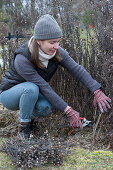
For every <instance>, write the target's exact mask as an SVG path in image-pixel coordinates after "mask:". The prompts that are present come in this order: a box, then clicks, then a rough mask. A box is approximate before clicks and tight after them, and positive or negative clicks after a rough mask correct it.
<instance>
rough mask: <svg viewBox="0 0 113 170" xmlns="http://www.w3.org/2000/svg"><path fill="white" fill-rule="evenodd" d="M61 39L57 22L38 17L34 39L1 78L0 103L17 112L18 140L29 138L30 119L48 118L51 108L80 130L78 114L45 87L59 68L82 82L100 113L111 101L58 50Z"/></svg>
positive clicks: (65, 53)
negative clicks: (62, 112) (19, 138)
mask: <svg viewBox="0 0 113 170" xmlns="http://www.w3.org/2000/svg"><path fill="white" fill-rule="evenodd" d="M61 37H62V31H61V29H60V27H59V25H58V23H57V22H56V20H55V19H54V18H53V17H52V16H50V15H49V14H47V15H43V16H41V17H40V18H39V20H38V21H37V23H36V25H35V28H34V35H33V37H31V39H30V40H29V42H27V43H25V44H24V45H22V46H21V47H20V48H19V49H17V50H16V52H15V55H14V58H13V60H12V63H11V67H10V69H9V71H8V72H6V73H5V75H4V77H3V79H2V82H1V85H0V89H1V94H0V101H1V103H2V104H3V106H5V107H6V108H7V109H11V110H17V109H19V110H20V114H19V130H18V134H19V136H20V137H21V139H28V138H29V137H30V133H31V129H30V124H31V119H32V117H39V116H47V115H49V114H50V113H51V112H52V109H53V108H56V109H58V110H60V111H64V112H65V114H66V115H67V117H68V118H69V121H70V126H71V127H72V128H76V127H77V128H82V124H81V121H80V117H79V113H78V112H77V111H75V110H73V108H72V107H71V106H68V104H67V103H66V102H65V101H64V100H63V99H62V98H60V96H58V95H57V94H56V93H55V92H54V90H53V89H52V88H51V86H50V85H49V84H48V82H49V80H50V79H51V78H52V76H53V75H54V73H55V71H56V69H57V67H58V65H61V66H62V67H65V68H66V69H67V70H68V71H69V72H70V74H71V75H72V76H73V77H74V78H76V79H78V80H79V81H81V82H82V83H84V85H85V86H86V87H87V88H88V89H89V90H90V91H91V93H92V94H94V106H95V105H96V103H97V104H98V105H99V108H100V111H101V112H104V111H107V108H110V105H109V103H108V102H110V101H111V100H110V99H109V98H108V97H107V96H106V95H105V94H104V93H103V92H102V91H101V90H100V87H101V85H100V84H99V83H98V82H97V81H96V80H94V79H93V78H92V77H91V76H90V75H89V73H88V72H87V71H86V70H85V69H84V68H83V67H82V66H81V65H78V64H77V63H76V62H75V61H74V60H73V59H72V58H71V57H70V56H69V55H68V53H67V52H66V51H65V50H64V49H63V48H61V47H59V42H60V39H61Z"/></svg>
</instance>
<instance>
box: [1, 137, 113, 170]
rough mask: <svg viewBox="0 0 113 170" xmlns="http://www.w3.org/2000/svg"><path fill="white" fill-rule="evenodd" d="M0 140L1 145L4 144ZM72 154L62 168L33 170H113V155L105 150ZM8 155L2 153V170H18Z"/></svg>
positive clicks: (67, 157) (73, 151)
mask: <svg viewBox="0 0 113 170" xmlns="http://www.w3.org/2000/svg"><path fill="white" fill-rule="evenodd" d="M2 140H3V139H2V138H0V144H2ZM71 151H72V152H71V154H70V155H68V156H66V157H65V158H64V164H63V165H62V166H52V165H47V166H42V167H40V168H39V167H38V168H33V170H37V169H38V170H45V169H46V170H69V169H70V170H113V153H112V152H111V151H105V150H95V151H90V150H85V149H83V148H80V147H78V148H74V149H71ZM16 169H17V168H16V167H15V166H14V165H12V161H11V160H10V158H9V157H8V156H7V154H5V153H2V152H0V170H16Z"/></svg>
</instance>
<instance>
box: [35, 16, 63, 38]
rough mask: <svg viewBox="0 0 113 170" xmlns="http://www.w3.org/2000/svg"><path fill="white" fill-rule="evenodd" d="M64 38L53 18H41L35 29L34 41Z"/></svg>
mask: <svg viewBox="0 0 113 170" xmlns="http://www.w3.org/2000/svg"><path fill="white" fill-rule="evenodd" d="M60 37H62V31H61V29H60V27H59V25H58V23H57V22H56V20H55V19H54V17H53V16H51V15H49V14H46V15H43V16H41V17H40V18H39V20H38V21H37V23H36V25H35V28H34V39H37V40H48V39H55V38H60Z"/></svg>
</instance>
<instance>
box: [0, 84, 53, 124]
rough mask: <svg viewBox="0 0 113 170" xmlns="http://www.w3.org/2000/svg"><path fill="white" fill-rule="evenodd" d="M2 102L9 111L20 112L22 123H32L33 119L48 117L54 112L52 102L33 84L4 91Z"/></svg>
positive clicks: (0, 96)
mask: <svg viewBox="0 0 113 170" xmlns="http://www.w3.org/2000/svg"><path fill="white" fill-rule="evenodd" d="M0 102H1V103H2V105H3V106H4V107H6V108H7V109H10V110H20V114H19V121H20V122H30V121H31V118H32V117H40V116H47V115H49V114H50V113H51V112H52V105H51V104H50V102H49V101H48V100H47V99H46V98H45V97H44V96H43V95H42V94H41V93H40V92H39V87H38V86H37V85H35V84H34V83H31V82H24V83H21V84H18V85H15V86H13V87H12V88H10V89H8V90H5V91H3V92H2V93H1V94H0Z"/></svg>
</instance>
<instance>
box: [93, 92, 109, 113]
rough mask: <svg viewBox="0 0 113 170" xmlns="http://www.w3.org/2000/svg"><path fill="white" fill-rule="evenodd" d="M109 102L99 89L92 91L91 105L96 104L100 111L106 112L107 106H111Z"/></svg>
mask: <svg viewBox="0 0 113 170" xmlns="http://www.w3.org/2000/svg"><path fill="white" fill-rule="evenodd" d="M109 102H111V99H110V98H109V97H107V96H106V95H105V94H104V93H103V92H102V91H101V90H100V89H98V90H96V91H95V92H94V100H93V105H94V107H95V106H96V104H98V106H99V109H100V111H101V112H102V113H103V112H107V108H109V109H110V108H111V107H110V105H109Z"/></svg>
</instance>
